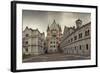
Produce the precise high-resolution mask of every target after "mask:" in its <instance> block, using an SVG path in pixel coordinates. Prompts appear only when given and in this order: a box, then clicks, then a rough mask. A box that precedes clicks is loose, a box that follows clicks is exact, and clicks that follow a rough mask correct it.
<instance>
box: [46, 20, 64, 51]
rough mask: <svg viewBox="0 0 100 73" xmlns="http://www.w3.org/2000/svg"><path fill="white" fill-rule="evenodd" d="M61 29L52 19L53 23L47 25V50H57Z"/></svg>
mask: <svg viewBox="0 0 100 73" xmlns="http://www.w3.org/2000/svg"><path fill="white" fill-rule="evenodd" d="M61 35H62V30H61V26H60V25H59V24H57V23H56V21H55V20H54V21H53V23H52V24H51V25H50V26H48V27H47V37H46V41H47V52H48V53H55V52H59V45H60V41H61Z"/></svg>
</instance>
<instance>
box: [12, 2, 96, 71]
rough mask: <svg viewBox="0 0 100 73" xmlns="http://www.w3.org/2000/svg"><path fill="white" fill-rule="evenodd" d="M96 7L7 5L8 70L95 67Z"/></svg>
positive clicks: (30, 4) (49, 4)
mask: <svg viewBox="0 0 100 73" xmlns="http://www.w3.org/2000/svg"><path fill="white" fill-rule="evenodd" d="M97 16H98V15H97V6H89V5H74V4H59V3H42V2H26V1H24V2H23V1H12V2H11V71H12V72H23V71H40V70H54V69H71V68H85V67H97Z"/></svg>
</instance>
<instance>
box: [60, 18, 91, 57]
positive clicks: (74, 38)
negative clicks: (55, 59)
mask: <svg viewBox="0 0 100 73" xmlns="http://www.w3.org/2000/svg"><path fill="white" fill-rule="evenodd" d="M90 32H91V22H89V23H87V24H85V25H82V21H81V20H80V19H78V20H76V28H75V27H66V26H65V28H64V32H63V36H62V39H61V44H60V48H61V49H62V51H63V52H64V53H65V54H67V55H78V56H88V57H90V54H91V53H90V52H91V33H90Z"/></svg>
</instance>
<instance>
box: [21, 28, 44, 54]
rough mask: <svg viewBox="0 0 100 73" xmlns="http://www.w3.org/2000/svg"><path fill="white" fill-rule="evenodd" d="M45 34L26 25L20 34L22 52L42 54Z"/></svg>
mask: <svg viewBox="0 0 100 73" xmlns="http://www.w3.org/2000/svg"><path fill="white" fill-rule="evenodd" d="M44 39H45V34H44V33H40V32H39V30H38V29H35V30H33V29H31V28H28V27H26V28H25V30H24V31H23V34H22V40H23V41H22V42H23V43H22V45H23V50H22V51H23V54H26V55H39V54H44Z"/></svg>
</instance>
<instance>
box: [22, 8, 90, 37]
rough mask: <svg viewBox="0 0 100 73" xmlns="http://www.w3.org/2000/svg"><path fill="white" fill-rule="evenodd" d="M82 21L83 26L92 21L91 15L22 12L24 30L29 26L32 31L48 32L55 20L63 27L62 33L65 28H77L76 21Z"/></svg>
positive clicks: (34, 11)
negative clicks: (48, 27)
mask: <svg viewBox="0 0 100 73" xmlns="http://www.w3.org/2000/svg"><path fill="white" fill-rule="evenodd" d="M77 19H81V20H82V25H84V24H86V23H88V22H90V21H91V14H90V13H75V12H56V11H36V10H23V11H22V22H23V23H22V24H23V30H24V29H25V28H26V26H28V27H29V28H32V29H39V31H40V32H41V33H42V32H45V36H46V34H47V33H46V31H47V26H48V25H49V26H50V25H51V24H52V23H53V21H54V20H55V21H56V23H57V24H59V25H60V26H61V29H62V33H63V30H64V26H68V27H73V26H76V25H75V24H76V23H75V21H76V20H77Z"/></svg>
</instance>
